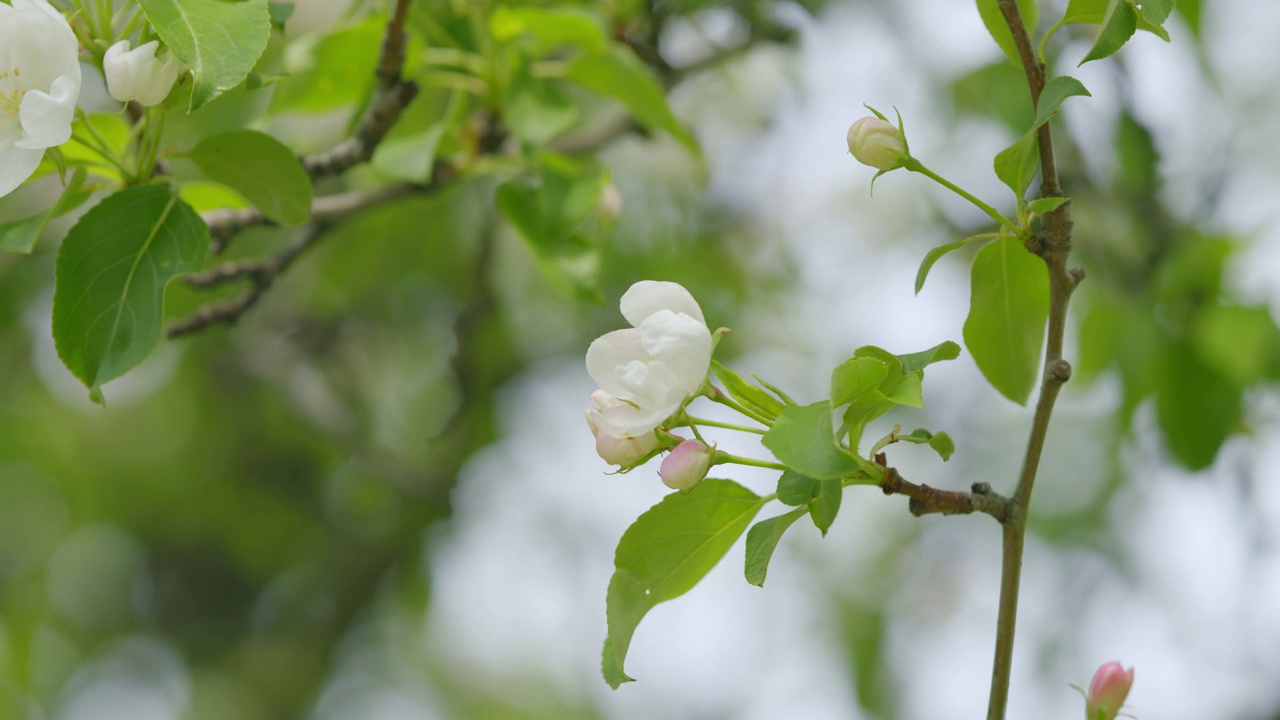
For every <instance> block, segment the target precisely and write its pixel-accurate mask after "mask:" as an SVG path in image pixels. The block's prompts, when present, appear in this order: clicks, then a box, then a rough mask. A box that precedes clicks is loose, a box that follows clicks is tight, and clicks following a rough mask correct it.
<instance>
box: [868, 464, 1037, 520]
mask: <svg viewBox="0 0 1280 720" xmlns="http://www.w3.org/2000/svg"><path fill="white" fill-rule="evenodd" d="M880 489H881V490H883V491H884V494H885V495H906V496H907V497H908V498H910V501H909V502H908V503H907V509H908V510H910V511H911V514H912V515H915V516H916V517H923V516H925V515H932V514H939V515H970V514H972V513H975V512H979V513H986V514H987V515H990V516H991V517H993V518H995V519H996V521H998V522H1000V523H1003V522H1005V519H1006V518H1007V517H1008V515H1009V513H1010V511H1011V505H1012V502H1011V501H1010V500H1009V498H1006V497H1005V496H1003V495H1001V494H1000V493H997V492H996V491H994V490H992V489H991V486H990V485H988V484H987V483H984V482H977V483H974V484H973V485H972V486H971V488H970V490H971V492H957V491H955V490H939V489H938V488H934V487H930V486H928V485H917V484H915V483H913V482H911V481H909V480H907V479H906V478H904V477H902V476H901V475H899V474H898V470H897V469H896V468H885V475H884V479H883V480H881V481H880Z"/></svg>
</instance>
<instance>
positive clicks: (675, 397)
mask: <svg viewBox="0 0 1280 720" xmlns="http://www.w3.org/2000/svg"><path fill="white" fill-rule="evenodd" d="M618 384H619V385H620V386H621V387H622V388H623V390H625V395H619V397H625V398H626V399H627V400H630V401H631V402H633V403H635V404H636V405H639V406H640V407H642V408H649V407H666V406H669V405H678V404H680V401H681V400H684V399H685V397H686V396H687V395H689V393H687V392H685V390H684V387H683V386H682V385H681V383H680V378H679V377H678V376H677V375H676V374H675V373H673V372H672V371H671V368H669V367H667V366H666V365H665V364H663V363H660V362H645V361H643V360H632V361H631V362H629V363H627V364H626V365H623V366H620V367H619V368H618Z"/></svg>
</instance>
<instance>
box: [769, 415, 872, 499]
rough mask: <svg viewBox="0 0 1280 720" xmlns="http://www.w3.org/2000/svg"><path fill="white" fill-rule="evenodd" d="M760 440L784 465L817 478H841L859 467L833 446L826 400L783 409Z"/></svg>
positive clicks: (834, 439)
mask: <svg viewBox="0 0 1280 720" xmlns="http://www.w3.org/2000/svg"><path fill="white" fill-rule="evenodd" d="M760 441H761V443H763V444H764V446H765V447H766V448H768V449H769V452H772V453H773V456H774V457H776V458H777V459H778V461H779V462H781V463H782V464H783V465H786V466H787V467H789V468H792V469H794V470H796V471H797V472H801V473H804V474H805V475H809V476H811V477H814V478H817V479H819V480H827V479H835V478H840V477H842V476H844V475H847V474H849V473H852V472H855V471H857V470H858V468H859V465H858V463H857V461H855V460H854V459H853V457H851V456H850V455H849V453H848V452H846V451H845V450H844V449H842V448H840V447H838V446H837V445H836V438H835V432H834V430H833V429H832V427H831V405H830V403H829V402H827V401H826V400H823V401H821V402H816V403H814V404H812V405H798V406H794V407H788V408H786V409H784V410H783V411H782V414H781V415H779V416H778V419H777V421H776V422H775V423H774V424H773V427H771V428H769V431H768V432H766V433H765V434H764V437H763V438H761V440H760Z"/></svg>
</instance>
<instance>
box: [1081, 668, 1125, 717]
mask: <svg viewBox="0 0 1280 720" xmlns="http://www.w3.org/2000/svg"><path fill="white" fill-rule="evenodd" d="M1132 686H1133V668H1129V669H1128V670H1125V669H1124V667H1122V666H1121V665H1120V663H1118V662H1115V661H1112V662H1109V663H1104V664H1103V666H1102V667H1100V668H1098V672H1096V673H1094V676H1093V682H1091V683H1089V694H1088V695H1087V696H1086V697H1085V716H1086V718H1087V719H1088V720H1115V717H1116V715H1118V714H1119V713H1120V707H1121V706H1122V705H1124V699H1125V698H1126V697H1128V696H1129V688H1130V687H1132Z"/></svg>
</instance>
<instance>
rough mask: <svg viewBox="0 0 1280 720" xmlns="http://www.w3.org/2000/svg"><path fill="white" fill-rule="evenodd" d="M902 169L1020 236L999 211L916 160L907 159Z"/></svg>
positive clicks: (1019, 231) (1018, 230) (1019, 230)
mask: <svg viewBox="0 0 1280 720" xmlns="http://www.w3.org/2000/svg"><path fill="white" fill-rule="evenodd" d="M903 167H905V168H906V169H907V170H910V171H911V172H918V173H920V174H921V175H924V176H925V177H927V178H929V179H930V180H932V181H934V182H936V183H938V184H939V185H941V186H942V187H944V188H946V189H948V190H950V191H951V192H953V193H955V194H957V195H959V196H960V197H962V198H964V199H965V200H968V201H969V202H971V203H973V205H974V206H975V207H977V208H978V209H979V210H981V211H982V212H984V213H986V214H987V215H988V216H989V217H990V218H991V219H992V220H995V221H996V222H998V223H1000V224H1001V225H1003V226H1004V227H1005V228H1007V229H1008V230H1009V231H1010V232H1012V233H1013V234H1014V235H1020V234H1021V232H1022V229H1021V228H1019V227H1018V226H1017V225H1016V224H1014V222H1013V221H1012V220H1010V219H1009V218H1007V217H1005V216H1004V215H1001V214H1000V211H999V210H996V209H995V208H993V207H991V206H990V205H988V204H986V203H984V202H982V201H981V200H979V199H978V198H977V197H975V196H974V195H973V193H970V192H969V191H968V190H965V189H964V188H962V187H960V186H959V185H956V184H955V183H953V182H951V181H950V180H948V179H946V178H944V177H942V176H941V175H939V174H938V173H936V172H934V171H932V170H930V169H929V168H927V167H925V165H924V163H922V162H920V161H919V160H917V159H915V158H909V159H908V160H907V163H906V164H905V165H903Z"/></svg>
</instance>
